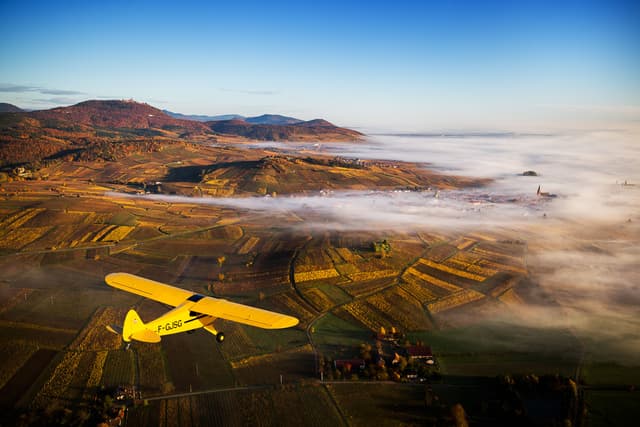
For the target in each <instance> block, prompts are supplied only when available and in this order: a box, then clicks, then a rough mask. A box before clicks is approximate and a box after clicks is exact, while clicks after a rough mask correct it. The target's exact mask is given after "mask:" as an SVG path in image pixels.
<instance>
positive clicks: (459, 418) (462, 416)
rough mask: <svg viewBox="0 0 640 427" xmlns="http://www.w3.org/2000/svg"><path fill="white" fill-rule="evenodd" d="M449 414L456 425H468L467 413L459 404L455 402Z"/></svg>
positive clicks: (459, 426)
mask: <svg viewBox="0 0 640 427" xmlns="http://www.w3.org/2000/svg"><path fill="white" fill-rule="evenodd" d="M451 416H452V417H453V422H454V423H455V425H456V427H469V422H468V421H467V414H466V413H465V412H464V408H463V407H462V405H461V404H459V403H456V404H455V405H453V407H452V408H451Z"/></svg>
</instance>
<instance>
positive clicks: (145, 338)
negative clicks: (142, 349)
mask: <svg viewBox="0 0 640 427" xmlns="http://www.w3.org/2000/svg"><path fill="white" fill-rule="evenodd" d="M131 339H134V340H136V341H142V342H151V343H156V342H160V335H158V334H157V333H155V332H153V331H152V330H150V329H141V330H139V331H137V332H134V333H133V334H132V335H131Z"/></svg>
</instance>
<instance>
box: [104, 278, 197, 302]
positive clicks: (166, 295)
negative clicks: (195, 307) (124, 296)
mask: <svg viewBox="0 0 640 427" xmlns="http://www.w3.org/2000/svg"><path fill="white" fill-rule="evenodd" d="M104 280H105V282H107V284H108V285H109V286H112V287H114V288H117V289H120V290H123V291H127V292H131V293H132V294H136V295H140V296H143V297H145V298H149V299H152V300H154V301H158V302H161V303H163V304H167V305H171V306H173V307H176V306H178V305H180V304H182V303H183V302H185V301H186V300H187V299H188V298H189V297H190V296H192V295H193V294H194V293H193V292H190V291H187V290H186V289H180V288H176V287H174V286H171V285H167V284H165V283H160V282H156V281H155V280H151V279H145V278H144V277H140V276H135V275H133V274H129V273H111V274H107V276H106V277H105V278H104Z"/></svg>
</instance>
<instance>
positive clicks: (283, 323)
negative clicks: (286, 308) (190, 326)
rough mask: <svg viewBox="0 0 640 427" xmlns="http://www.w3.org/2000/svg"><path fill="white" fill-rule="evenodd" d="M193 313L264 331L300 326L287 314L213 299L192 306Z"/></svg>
mask: <svg viewBox="0 0 640 427" xmlns="http://www.w3.org/2000/svg"><path fill="white" fill-rule="evenodd" d="M191 311H194V312H196V313H202V314H208V315H209V316H213V317H216V318H220V319H225V320H231V321H233V322H238V323H244V324H245V325H250V326H257V327H258V328H263V329H281V328H290V327H292V326H295V325H297V324H298V319H296V318H295V317H292V316H287V315H286V314H281V313H276V312H273V311H268V310H263V309H261V308H257V307H251V306H249V305H243V304H238V303H235V302H231V301H227V300H224V299H217V298H212V297H204V298H202V299H201V300H199V301H198V302H196V303H195V304H194V305H193V306H191Z"/></svg>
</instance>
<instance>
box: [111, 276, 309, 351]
mask: <svg viewBox="0 0 640 427" xmlns="http://www.w3.org/2000/svg"><path fill="white" fill-rule="evenodd" d="M104 280H105V281H106V282H107V284H108V285H109V286H112V287H114V288H117V289H121V290H123V291H127V292H131V293H133V294H136V295H140V296H143V297H145V298H150V299H152V300H154V301H158V302H161V303H163V304H167V305H170V306H172V307H175V308H174V309H173V310H171V311H169V312H167V313H165V314H163V315H162V316H160V317H158V318H157V319H155V320H152V321H151V322H149V323H144V322H143V321H142V319H140V316H138V313H136V312H135V310H129V312H128V313H127V316H126V317H125V319H124V325H123V327H122V328H120V327H118V326H107V329H108V330H109V331H111V332H113V333H115V334H118V335H122V339H123V340H124V341H125V342H127V343H130V342H131V340H135V341H142V342H149V343H157V342H160V337H161V336H164V335H171V334H177V333H179V332H188V331H192V330H194V329H198V328H204V329H205V330H206V331H208V332H210V333H212V334H213V335H215V337H216V341H218V342H222V341H224V333H222V332H218V331H217V330H216V329H215V327H214V326H213V321H214V320H216V319H226V320H232V321H234V322H239V323H244V324H245V325H251V326H257V327H259V328H264V329H282V328H290V327H292V326H295V325H297V324H298V319H296V318H295V317H292V316H287V315H286V314H280V313H275V312H273V311H267V310H263V309H261V308H256V307H250V306H248V305H243V304H237V303H235V302H231V301H227V300H224V299H218V298H213V297H208V296H205V295H200V294H197V293H194V292H191V291H187V290H186V289H180V288H176V287H174V286H170V285H167V284H164V283H160V282H156V281H155V280H150V279H145V278H144V277H140V276H135V275H133V274H128V273H111V274H108V275H107V276H106V277H105V278H104Z"/></svg>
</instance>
